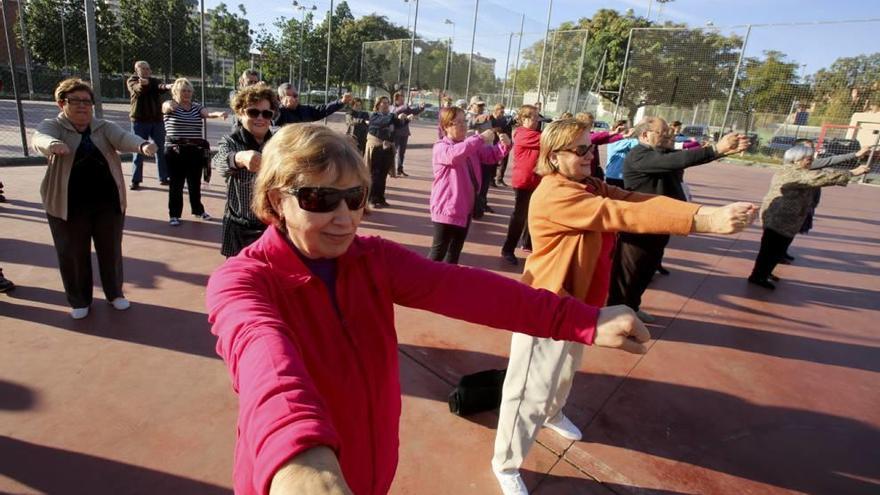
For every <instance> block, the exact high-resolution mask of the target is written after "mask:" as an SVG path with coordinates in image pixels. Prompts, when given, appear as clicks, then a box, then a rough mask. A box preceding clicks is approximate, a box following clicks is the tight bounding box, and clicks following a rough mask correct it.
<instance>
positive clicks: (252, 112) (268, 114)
mask: <svg viewBox="0 0 880 495" xmlns="http://www.w3.org/2000/svg"><path fill="white" fill-rule="evenodd" d="M244 113H246V114H247V116H248V117H250V118H252V119H255V118H257V117H259V116H260V115H262V116H263V118H264V119H266V120H272V117H274V116H275V112H273V111H272V110H259V109H256V108H248V109H247V110H245V111H244Z"/></svg>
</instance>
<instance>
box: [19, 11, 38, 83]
mask: <svg viewBox="0 0 880 495" xmlns="http://www.w3.org/2000/svg"><path fill="white" fill-rule="evenodd" d="M18 23H19V24H20V25H21V49H22V50H24V73H25V74H26V75H27V84H28V99H30V100H33V99H34V76H33V74H32V73H31V66H32V65H33V61H32V60H31V49H30V47H29V46H28V42H27V31H25V29H24V0H18Z"/></svg>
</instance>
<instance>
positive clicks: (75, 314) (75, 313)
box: [70, 306, 89, 320]
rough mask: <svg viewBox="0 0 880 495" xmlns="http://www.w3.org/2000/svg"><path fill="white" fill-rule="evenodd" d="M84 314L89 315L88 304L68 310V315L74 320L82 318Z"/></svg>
mask: <svg viewBox="0 0 880 495" xmlns="http://www.w3.org/2000/svg"><path fill="white" fill-rule="evenodd" d="M86 316H89V307H88V306H86V307H85V308H73V309H72V310H71V311H70V317H71V318H73V319H74V320H82V319H83V318H85V317H86Z"/></svg>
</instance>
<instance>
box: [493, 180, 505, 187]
mask: <svg viewBox="0 0 880 495" xmlns="http://www.w3.org/2000/svg"><path fill="white" fill-rule="evenodd" d="M495 183H496V184H498V187H508V185H507V184H506V183H505V182H504V180H503V179H498V180H497V181H495Z"/></svg>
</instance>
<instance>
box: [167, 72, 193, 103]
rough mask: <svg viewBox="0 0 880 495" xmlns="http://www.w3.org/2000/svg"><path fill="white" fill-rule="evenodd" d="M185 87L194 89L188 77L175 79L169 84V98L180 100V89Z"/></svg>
mask: <svg viewBox="0 0 880 495" xmlns="http://www.w3.org/2000/svg"><path fill="white" fill-rule="evenodd" d="M185 88H189V89H190V91H195V90H194V89H193V85H192V83H190V82H189V79H187V78H185V77H181V78H179V79H176V80H175V81H174V84H172V85H171V98H173V99H174V101H178V100H180V90H181V89H185Z"/></svg>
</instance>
